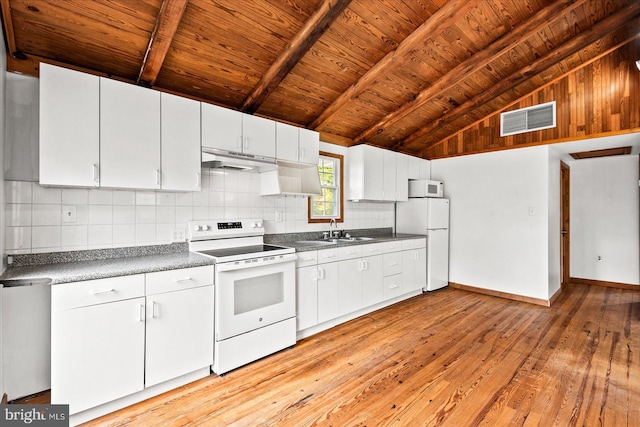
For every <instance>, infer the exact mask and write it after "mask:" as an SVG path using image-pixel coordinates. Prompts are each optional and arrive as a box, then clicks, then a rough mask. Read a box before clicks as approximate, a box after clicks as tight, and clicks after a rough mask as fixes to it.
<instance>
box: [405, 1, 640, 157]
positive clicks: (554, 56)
mask: <svg viewBox="0 0 640 427" xmlns="http://www.w3.org/2000/svg"><path fill="white" fill-rule="evenodd" d="M638 17H640V2H632V3H630V4H629V5H627V6H626V7H623V8H622V9H620V10H618V11H617V12H616V13H614V14H613V15H610V16H608V17H607V18H605V19H603V20H602V21H600V22H598V23H597V24H595V25H594V26H592V27H590V28H587V29H585V30H584V31H583V32H581V33H580V34H578V35H577V36H576V37H574V38H572V39H570V40H569V41H567V42H565V43H564V44H562V45H561V46H559V47H558V48H557V49H555V50H552V51H550V52H548V53H547V54H546V55H545V56H543V57H541V58H540V59H538V60H537V61H535V62H533V63H531V64H529V65H527V66H526V67H524V68H522V69H520V70H518V71H516V72H515V73H513V74H511V75H510V76H508V77H505V78H504V79H502V80H501V81H500V82H498V83H496V84H495V85H493V86H492V87H491V88H490V89H488V90H486V91H484V92H483V93H481V94H479V95H477V96H476V97H474V98H472V99H470V100H469V101H467V102H465V103H464V104H462V105H460V106H459V107H457V108H455V109H453V110H451V111H449V112H448V113H446V114H444V115H443V116H441V117H439V118H438V119H436V120H433V121H431V122H430V123H429V124H428V125H427V126H425V127H423V128H421V129H420V130H418V131H417V132H415V133H413V134H412V135H410V136H409V137H407V138H405V139H404V140H403V141H402V142H401V143H400V144H399V145H404V144H411V143H413V142H416V141H418V140H419V139H420V138H422V137H424V136H425V135H428V134H429V133H430V132H432V131H433V130H434V129H436V128H438V127H441V126H444V125H446V124H447V123H450V122H452V121H454V120H456V119H458V118H460V117H462V116H464V115H465V114H467V113H469V112H470V111H472V110H473V109H476V108H478V107H479V106H481V105H483V104H485V103H487V102H488V101H490V100H492V99H494V98H496V97H498V96H500V95H502V94H503V93H505V92H507V91H509V90H511V89H513V88H515V87H516V86H518V85H519V84H521V83H523V82H524V81H526V80H528V79H529V78H530V77H533V76H535V75H537V74H539V73H541V72H542V71H544V70H546V69H547V68H549V67H552V66H554V65H556V64H557V63H559V62H561V61H563V60H564V59H566V58H567V57H569V56H571V55H573V54H574V53H576V52H578V51H580V50H581V49H583V48H585V47H587V46H589V45H590V44H592V43H594V42H596V41H597V40H600V39H602V38H603V37H605V36H606V35H608V34H610V33H611V32H613V31H615V30H617V29H619V28H621V27H622V26H624V25H627V24H633V23H635V22H636V20H637V18H638ZM636 31H640V29H638V30H636ZM430 145H433V144H428V145H427V146H426V147H425V148H424V149H423V152H424V150H425V149H427V148H429V146H430Z"/></svg>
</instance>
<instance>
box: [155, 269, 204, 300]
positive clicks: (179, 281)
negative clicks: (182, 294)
mask: <svg viewBox="0 0 640 427" xmlns="http://www.w3.org/2000/svg"><path fill="white" fill-rule="evenodd" d="M212 284H213V266H212V265H205V266H202V267H190V268H180V269H177V270H167V271H157V272H154V273H147V295H153V294H160V293H164V292H172V291H178V290H182V289H189V288H197V287H199V286H206V285H212Z"/></svg>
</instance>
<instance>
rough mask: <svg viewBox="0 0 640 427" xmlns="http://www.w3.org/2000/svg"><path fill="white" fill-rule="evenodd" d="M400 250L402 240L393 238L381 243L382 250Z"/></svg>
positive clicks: (386, 251)
mask: <svg viewBox="0 0 640 427" xmlns="http://www.w3.org/2000/svg"><path fill="white" fill-rule="evenodd" d="M401 250H402V240H393V241H391V242H384V243H383V244H382V252H383V253H385V254H386V253H389V252H398V251H401Z"/></svg>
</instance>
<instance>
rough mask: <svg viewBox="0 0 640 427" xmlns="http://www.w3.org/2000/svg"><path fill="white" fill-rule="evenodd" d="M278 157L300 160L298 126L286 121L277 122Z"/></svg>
mask: <svg viewBox="0 0 640 427" xmlns="http://www.w3.org/2000/svg"><path fill="white" fill-rule="evenodd" d="M276 158H277V159H278V160H287V161H291V162H297V161H298V128H297V127H295V126H291V125H288V124H286V123H279V122H278V123H276Z"/></svg>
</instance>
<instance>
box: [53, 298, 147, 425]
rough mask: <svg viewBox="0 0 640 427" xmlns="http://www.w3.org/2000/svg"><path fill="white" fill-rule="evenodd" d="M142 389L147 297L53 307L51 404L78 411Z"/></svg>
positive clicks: (74, 411) (71, 411) (72, 412)
mask: <svg viewBox="0 0 640 427" xmlns="http://www.w3.org/2000/svg"><path fill="white" fill-rule="evenodd" d="M53 292H55V288H54V289H53ZM143 388H144V298H134V299H129V300H124V301H117V302H110V303H106V304H99V305H92V306H88V307H81V308H74V309H69V310H62V311H56V310H55V308H52V316H51V403H52V404H69V411H70V413H71V414H74V413H77V412H80V411H84V410H85V409H89V408H92V407H95V406H98V405H100V404H103V403H106V402H110V401H112V400H114V399H118V398H120V397H123V396H127V395H129V394H132V393H135V392H137V391H140V390H142V389H143Z"/></svg>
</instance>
